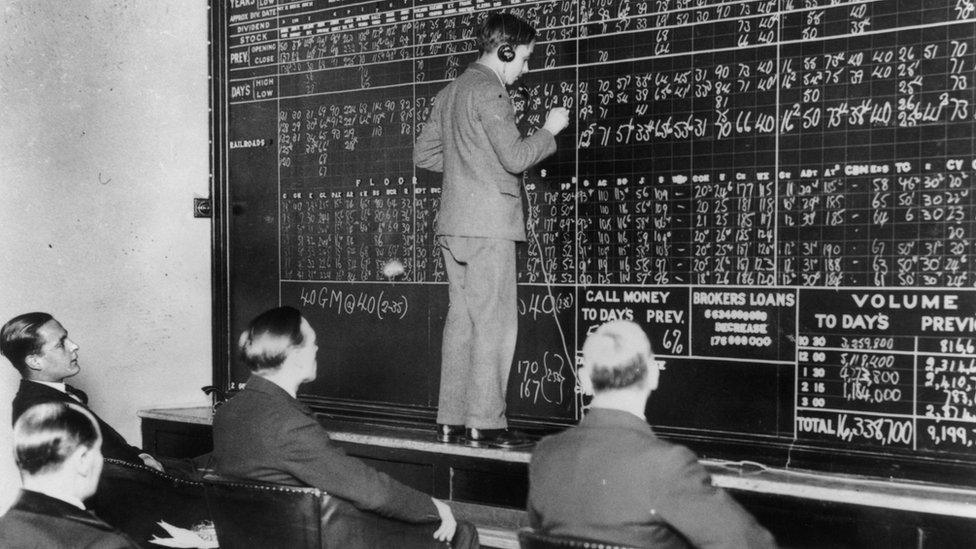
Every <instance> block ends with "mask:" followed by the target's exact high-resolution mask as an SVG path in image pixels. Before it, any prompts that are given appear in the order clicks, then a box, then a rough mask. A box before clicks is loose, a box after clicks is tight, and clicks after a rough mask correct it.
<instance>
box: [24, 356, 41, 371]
mask: <svg viewBox="0 0 976 549" xmlns="http://www.w3.org/2000/svg"><path fill="white" fill-rule="evenodd" d="M24 364H26V365H27V367H28V368H30V369H31V370H34V371H35V372H39V371H41V370H43V369H44V368H43V366H42V365H41V355H38V354H37V353H31V354H29V355H27V356H26V357H24Z"/></svg>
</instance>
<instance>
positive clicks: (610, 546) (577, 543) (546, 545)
mask: <svg viewBox="0 0 976 549" xmlns="http://www.w3.org/2000/svg"><path fill="white" fill-rule="evenodd" d="M518 538H519V547H521V549H639V548H637V547H633V546H630V545H617V544H616V543H608V542H605V541H596V540H592V539H584V538H576V537H571V536H556V535H552V534H543V533H542V532H537V531H536V530H533V529H531V528H522V529H521V530H519V533H518Z"/></svg>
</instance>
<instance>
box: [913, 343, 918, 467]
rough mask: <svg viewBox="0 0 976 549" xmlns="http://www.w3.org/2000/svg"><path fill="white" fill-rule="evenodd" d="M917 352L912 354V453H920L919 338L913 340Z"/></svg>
mask: <svg viewBox="0 0 976 549" xmlns="http://www.w3.org/2000/svg"><path fill="white" fill-rule="evenodd" d="M913 343H914V344H915V350H914V352H913V353H912V354H913V355H914V360H912V411H913V412H914V413H913V414H912V451H913V452H915V451H918V336H915V337H914V338H913Z"/></svg>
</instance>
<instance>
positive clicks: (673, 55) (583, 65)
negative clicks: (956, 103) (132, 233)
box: [227, 20, 976, 105]
mask: <svg viewBox="0 0 976 549" xmlns="http://www.w3.org/2000/svg"><path fill="white" fill-rule="evenodd" d="M974 22H976V21H974V20H964V21H949V22H941V23H930V24H926V25H913V26H908V27H897V28H893V29H886V30H876V31H866V32H863V33H860V34H846V35H836V36H830V37H822V38H813V39H800V40H787V41H780V40H778V41H775V42H770V43H768V44H750V45H747V46H736V47H730V48H713V49H708V50H695V51H690V52H678V53H669V54H661V55H649V56H643V57H631V58H627V59H608V60H607V61H603V62H600V61H594V62H592V63H576V64H567V65H558V66H555V67H548V68H545V67H542V68H535V69H531V70H530V71H529V72H530V73H544V72H550V71H564V70H577V71H578V70H579V69H581V68H589V67H598V66H604V65H612V64H616V63H635V62H645V61H653V60H657V59H669V58H676V57H685V56H695V55H709V54H714V53H719V52H727V51H738V50H747V49H756V48H767V47H778V46H783V45H793V44H802V43H805V42H818V41H827V40H840V39H850V38H854V37H860V36H873V35H879V34H885V33H889V32H901V31H907V30H918V29H927V28H934V27H944V26H947V25H957V24H970V25H972V24H973V23H974ZM603 36H610V35H603ZM585 39H586V38H583V39H579V40H585ZM573 40H574V39H568V40H567V41H573ZM413 47H421V46H413ZM468 53H470V52H458V53H450V54H441V55H436V56H427V57H414V58H410V59H400V60H392V61H381V62H375V63H361V64H356V65H348V66H338V67H328V68H324V69H315V70H311V71H296V72H289V73H278V74H265V75H256V76H247V77H238V78H228V79H227V80H228V83H229V84H233V83H235V82H248V81H251V80H254V79H258V78H269V77H271V76H275V77H276V78H278V79H279V81H280V79H281V78H282V77H291V76H299V75H303V74H311V73H315V72H326V71H336V70H355V69H357V68H359V67H368V66H374V65H390V64H396V63H411V64H412V63H413V62H414V61H416V60H418V59H424V60H427V59H430V58H433V57H450V56H453V55H465V54H468ZM349 55H360V54H349ZM314 61H315V60H312V61H292V62H289V63H308V62H314ZM281 64H282V63H277V64H270V65H262V66H260V67H241V68H237V69H230V72H234V71H245V70H255V69H257V68H262V67H266V68H269V69H270V68H273V67H276V66H278V65H281ZM712 65H714V64H712ZM712 65H709V66H712ZM410 72H411V73H412V72H413V71H412V69H411V71H410ZM774 74H775V75H776V76H777V82H778V80H779V78H778V76H779V71H778V70H777V71H776V72H775V73H774ZM452 80H453V79H450V78H442V79H437V80H424V81H421V82H414V81H410V82H401V83H396V84H387V85H382V86H371V87H368V88H362V87H360V88H344V89H340V90H330V91H323V92H316V93H310V94H299V95H283V96H277V97H269V98H265V99H252V100H249V101H230V102H229V104H231V105H246V104H250V103H261V102H265V101H279V100H286V99H300V98H306V97H316V96H328V95H334V94H344V93H349V92H363V91H368V90H379V89H389V88H399V87H407V86H423V85H434V84H442V85H443V84H446V83H448V82H451V81H452ZM778 87H779V84H777V88H778ZM817 87H821V86H817ZM749 93H750V94H752V92H749ZM733 95H735V94H733Z"/></svg>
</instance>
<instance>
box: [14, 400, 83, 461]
mask: <svg viewBox="0 0 976 549" xmlns="http://www.w3.org/2000/svg"><path fill="white" fill-rule="evenodd" d="M101 438H102V435H101V432H99V430H98V424H97V423H96V422H95V419H94V418H93V417H92V416H91V414H90V413H88V412H87V411H86V410H85V409H84V408H82V407H81V406H79V405H77V404H72V403H70V402H47V403H44V404H36V405H34V406H31V407H30V408H28V409H27V410H26V411H24V413H23V414H21V415H20V417H19V418H17V421H16V422H15V423H14V456H15V459H16V460H17V467H19V468H20V470H21V471H23V472H24V473H27V474H29V475H36V474H38V473H46V472H51V471H57V470H58V469H60V468H61V466H62V465H64V462H65V460H67V459H68V456H70V455H71V454H72V453H74V451H75V450H77V449H78V448H79V447H81V446H84V447H85V448H94V447H95V445H96V444H98V441H99V440H101Z"/></svg>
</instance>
